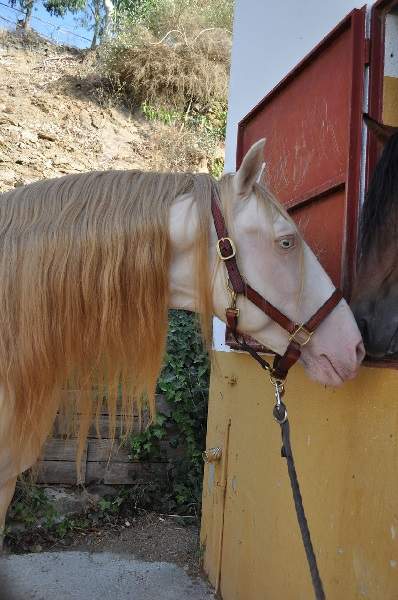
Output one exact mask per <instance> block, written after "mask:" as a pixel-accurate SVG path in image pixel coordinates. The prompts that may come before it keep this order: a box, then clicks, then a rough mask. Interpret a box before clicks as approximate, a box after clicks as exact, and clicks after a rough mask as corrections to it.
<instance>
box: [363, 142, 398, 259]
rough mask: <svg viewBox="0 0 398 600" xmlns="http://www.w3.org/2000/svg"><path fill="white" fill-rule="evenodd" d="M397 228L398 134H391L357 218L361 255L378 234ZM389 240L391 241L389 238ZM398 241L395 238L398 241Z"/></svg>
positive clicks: (378, 236)
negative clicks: (358, 218)
mask: <svg viewBox="0 0 398 600" xmlns="http://www.w3.org/2000/svg"><path fill="white" fill-rule="evenodd" d="M397 229H398V133H395V134H394V135H392V136H391V137H390V139H389V140H388V142H387V144H386V145H385V147H384V150H383V153H382V156H381V158H380V160H379V162H378V163H377V165H376V168H375V171H374V173H373V177H372V180H371V182H370V185H369V190H368V193H367V195H366V199H365V203H364V206H363V209H362V214H361V221H360V254H361V256H364V255H365V254H366V253H367V252H368V251H369V249H370V247H371V244H372V243H373V242H374V241H375V239H380V234H381V233H384V234H385V235H388V232H390V234H391V233H393V234H394V233H395V232H396V231H397ZM391 241H392V240H391ZM397 241H398V240H397Z"/></svg>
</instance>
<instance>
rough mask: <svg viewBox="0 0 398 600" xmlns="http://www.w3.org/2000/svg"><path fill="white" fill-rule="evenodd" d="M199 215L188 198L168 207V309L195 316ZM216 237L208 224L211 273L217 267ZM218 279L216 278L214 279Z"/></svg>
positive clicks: (181, 198)
mask: <svg viewBox="0 0 398 600" xmlns="http://www.w3.org/2000/svg"><path fill="white" fill-rule="evenodd" d="M197 230H198V215H197V211H196V207H195V201H194V198H193V196H192V195H191V194H185V195H183V196H180V197H178V198H176V200H175V201H174V202H173V204H172V205H171V207H170V215H169V231H170V242H171V260H170V267H169V282H170V297H169V306H170V308H178V309H184V310H190V311H193V312H198V306H199V299H198V297H197V294H198V292H197V281H196V244H195V240H196V236H197ZM215 244H216V233H215V230H214V226H213V224H212V222H211V223H210V265H209V266H210V273H213V272H214V270H215V266H216V253H215ZM215 277H217V275H215Z"/></svg>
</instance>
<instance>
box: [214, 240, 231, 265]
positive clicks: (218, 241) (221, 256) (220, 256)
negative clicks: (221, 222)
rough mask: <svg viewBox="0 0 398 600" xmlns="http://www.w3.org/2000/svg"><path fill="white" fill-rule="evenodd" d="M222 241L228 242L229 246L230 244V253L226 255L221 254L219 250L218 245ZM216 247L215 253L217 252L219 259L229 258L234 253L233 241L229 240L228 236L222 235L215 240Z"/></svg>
mask: <svg viewBox="0 0 398 600" xmlns="http://www.w3.org/2000/svg"><path fill="white" fill-rule="evenodd" d="M222 242H228V243H229V244H230V246H231V254H229V255H228V256H223V254H222V250H221V247H220V244H221V243H222ZM216 249H217V254H218V256H219V258H220V259H221V260H230V259H231V258H233V257H234V256H235V254H236V248H235V244H234V243H233V241H232V240H231V238H230V237H222V238H220V239H219V240H217V246H216Z"/></svg>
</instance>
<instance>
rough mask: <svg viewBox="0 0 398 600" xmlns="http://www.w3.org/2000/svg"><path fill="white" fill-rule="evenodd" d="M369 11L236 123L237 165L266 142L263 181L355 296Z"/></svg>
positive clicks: (355, 16)
mask: <svg viewBox="0 0 398 600" xmlns="http://www.w3.org/2000/svg"><path fill="white" fill-rule="evenodd" d="M365 50H366V44H365V8H363V9H361V10H354V11H353V12H351V13H350V14H349V15H348V16H347V17H346V18H345V19H344V20H343V21H342V22H341V23H340V24H339V25H338V26H337V27H336V28H335V29H334V30H333V31H332V32H331V33H330V34H329V35H328V36H327V37H326V38H325V39H324V40H323V41H322V42H321V43H320V44H319V45H318V46H317V47H316V48H315V49H314V50H313V51H312V52H311V53H310V54H309V55H308V56H307V57H306V58H304V60H303V61H302V62H301V63H299V64H298V65H297V67H296V68H295V69H294V70H293V71H292V72H291V73H289V75H288V76H287V77H286V78H285V79H283V81H281V82H280V84H279V85H277V86H276V88H275V89H274V90H272V91H271V92H270V93H269V94H268V95H267V96H266V97H265V98H264V99H263V100H262V101H261V102H260V103H259V104H258V105H257V106H256V107H255V108H254V109H253V110H252V111H251V112H250V113H249V114H248V115H247V116H246V117H245V118H244V119H243V120H242V121H241V122H240V124H239V129H238V148H237V167H239V165H240V163H241V160H242V158H243V156H244V154H245V153H246V151H247V150H248V149H249V148H250V146H251V145H252V144H253V143H254V142H255V141H256V140H258V139H260V138H262V137H265V138H266V139H267V143H266V148H265V160H266V180H267V183H268V185H269V187H270V189H271V191H272V192H273V193H274V194H275V195H276V197H277V198H279V200H280V201H281V202H283V204H284V205H285V206H286V207H287V208H288V210H289V211H290V213H291V215H292V216H293V218H294V219H295V220H296V222H297V223H298V225H299V228H300V230H301V232H302V234H303V236H304V238H305V239H306V241H307V242H308V243H309V245H310V246H311V247H312V249H313V250H314V251H315V253H316V254H317V256H318V258H319V260H320V262H321V263H322V265H323V266H324V267H325V269H326V270H327V271H328V273H329V274H330V276H331V277H332V279H333V281H334V283H335V284H336V285H338V286H341V287H342V288H343V290H344V292H345V295H346V296H349V293H350V284H351V282H352V278H353V274H354V270H355V256H356V238H357V215H358V207H359V196H360V159H361V139H362V135H361V134H362V101H363V85H364V84H363V82H364V71H365Z"/></svg>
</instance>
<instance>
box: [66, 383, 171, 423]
mask: <svg viewBox="0 0 398 600" xmlns="http://www.w3.org/2000/svg"><path fill="white" fill-rule="evenodd" d="M62 395H63V401H64V402H66V403H69V402H73V403H78V402H79V391H78V390H64V392H63V394H62ZM155 403H156V410H157V411H158V412H161V413H163V414H165V415H167V416H169V415H170V413H171V408H170V406H169V405H168V403H167V401H166V399H165V397H164V395H163V394H156V397H155ZM143 412H145V411H143ZM100 414H101V415H108V414H109V411H108V409H107V406H106V402H104V403H103V406H102V408H101V411H100ZM122 414H123V413H122V406H121V402H117V404H116V415H117V416H121V415H122ZM134 416H136V417H138V411H137V410H136V409H135V410H134Z"/></svg>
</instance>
